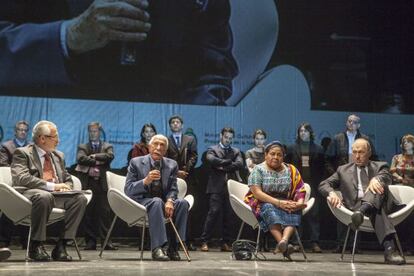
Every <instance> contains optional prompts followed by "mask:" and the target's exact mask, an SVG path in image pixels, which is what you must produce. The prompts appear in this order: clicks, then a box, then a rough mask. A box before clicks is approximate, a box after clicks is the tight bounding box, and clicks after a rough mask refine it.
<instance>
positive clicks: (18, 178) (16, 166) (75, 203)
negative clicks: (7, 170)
mask: <svg viewBox="0 0 414 276" xmlns="http://www.w3.org/2000/svg"><path fill="white" fill-rule="evenodd" d="M32 136H33V141H34V145H28V146H26V147H23V148H18V149H16V151H15V152H14V155H13V162H12V165H11V174H12V180H13V186H21V187H23V188H24V189H23V195H24V196H26V197H27V198H28V199H29V200H30V201H32V212H31V240H30V245H29V257H30V258H31V259H32V260H34V261H49V260H50V257H49V255H48V254H47V252H46V250H45V249H44V247H43V242H44V241H45V240H46V223H47V221H48V218H49V215H50V213H51V212H52V209H53V208H54V207H57V208H62V209H65V210H66V213H65V219H64V223H65V230H64V231H62V232H61V236H60V239H59V241H58V243H57V245H56V247H55V248H54V249H53V251H52V258H53V260H55V261H71V260H72V257H71V256H69V255H68V253H67V252H66V242H67V241H68V240H73V239H74V238H75V236H76V232H77V230H78V226H79V223H80V222H81V220H82V217H83V214H84V212H85V208H86V204H87V199H86V197H85V196H84V195H83V194H69V195H68V194H64V193H62V194H59V192H65V191H70V190H71V189H72V187H73V182H72V178H71V176H70V174H69V173H68V172H67V171H66V168H65V160H64V157H63V153H62V152H60V151H57V150H56V146H57V145H58V143H59V134H58V131H57V128H56V125H55V124H54V123H52V122H49V121H40V122H38V123H37V124H36V125H35V126H34V127H33V134H32ZM51 192H54V193H53V194H52V193H51Z"/></svg>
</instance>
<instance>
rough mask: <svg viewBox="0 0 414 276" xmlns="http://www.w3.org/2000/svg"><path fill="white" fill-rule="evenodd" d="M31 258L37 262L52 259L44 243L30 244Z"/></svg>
mask: <svg viewBox="0 0 414 276" xmlns="http://www.w3.org/2000/svg"><path fill="white" fill-rule="evenodd" d="M29 258H30V259H32V260H33V261H35V262H48V261H50V256H49V254H47V252H46V250H45V248H44V247H43V245H42V244H38V245H35V246H30V249H29Z"/></svg>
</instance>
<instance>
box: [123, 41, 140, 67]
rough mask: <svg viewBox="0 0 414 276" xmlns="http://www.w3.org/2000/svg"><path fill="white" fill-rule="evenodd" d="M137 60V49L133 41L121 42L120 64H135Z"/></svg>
mask: <svg viewBox="0 0 414 276" xmlns="http://www.w3.org/2000/svg"><path fill="white" fill-rule="evenodd" d="M136 62H137V49H136V45H135V43H132V42H122V45H121V57H120V63H121V65H135V64H136Z"/></svg>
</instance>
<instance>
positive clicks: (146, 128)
mask: <svg viewBox="0 0 414 276" xmlns="http://www.w3.org/2000/svg"><path fill="white" fill-rule="evenodd" d="M155 134H157V130H156V129H155V126H154V125H153V124H151V123H147V124H145V125H143V126H142V129H141V133H140V137H141V140H140V142H139V143H135V144H134V146H133V147H132V149H131V150H130V152H129V153H128V164H129V162H130V161H131V159H132V158H135V157H138V156H144V155H147V154H148V153H149V148H148V143H149V141H150V140H151V138H152V136H154V135H155Z"/></svg>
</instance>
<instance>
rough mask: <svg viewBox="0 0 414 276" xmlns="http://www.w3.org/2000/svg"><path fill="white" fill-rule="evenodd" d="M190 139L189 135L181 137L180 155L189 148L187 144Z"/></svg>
mask: <svg viewBox="0 0 414 276" xmlns="http://www.w3.org/2000/svg"><path fill="white" fill-rule="evenodd" d="M189 139H190V137H188V136H187V135H181V147H180V154H182V152H183V151H184V150H185V149H186V148H187V144H188V142H189Z"/></svg>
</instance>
